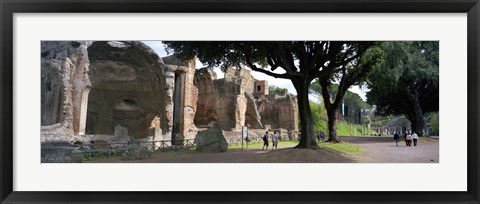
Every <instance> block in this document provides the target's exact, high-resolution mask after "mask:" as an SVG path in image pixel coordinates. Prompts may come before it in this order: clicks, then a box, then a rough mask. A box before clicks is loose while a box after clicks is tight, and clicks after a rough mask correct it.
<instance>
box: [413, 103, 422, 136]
mask: <svg viewBox="0 0 480 204" xmlns="http://www.w3.org/2000/svg"><path fill="white" fill-rule="evenodd" d="M413 113H414V115H413V118H414V121H410V122H411V123H412V131H413V132H415V133H417V135H418V136H423V130H424V128H425V121H424V120H423V111H422V108H420V102H419V101H418V97H415V98H414V100H413Z"/></svg>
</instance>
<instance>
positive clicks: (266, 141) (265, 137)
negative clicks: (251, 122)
mask: <svg viewBox="0 0 480 204" xmlns="http://www.w3.org/2000/svg"><path fill="white" fill-rule="evenodd" d="M262 139H263V147H262V150H263V149H264V148H266V149H265V150H268V131H266V132H265V134H264V135H263V137H262Z"/></svg>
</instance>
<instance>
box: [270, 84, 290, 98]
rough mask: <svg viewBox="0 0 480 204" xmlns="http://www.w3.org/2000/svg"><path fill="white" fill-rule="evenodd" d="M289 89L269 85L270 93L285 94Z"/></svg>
mask: <svg viewBox="0 0 480 204" xmlns="http://www.w3.org/2000/svg"><path fill="white" fill-rule="evenodd" d="M287 91H288V89H285V88H280V87H277V86H275V85H270V86H268V93H269V94H270V95H277V96H284V95H285V93H287Z"/></svg>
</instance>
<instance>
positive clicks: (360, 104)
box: [310, 81, 372, 123]
mask: <svg viewBox="0 0 480 204" xmlns="http://www.w3.org/2000/svg"><path fill="white" fill-rule="evenodd" d="M328 91H329V93H330V96H331V97H332V99H331V100H330V101H333V98H335V97H336V95H337V94H338V84H331V85H330V88H329V89H328ZM321 92H322V86H321V85H320V83H318V81H314V83H312V84H311V85H310V94H313V95H316V96H317V97H321V96H322V93H321ZM343 103H344V105H345V111H346V112H345V119H346V120H348V121H349V122H352V123H360V121H357V120H356V118H355V114H356V113H358V112H360V111H362V110H365V109H371V108H372V107H371V105H370V104H368V103H367V102H365V101H364V100H363V99H362V97H360V96H359V95H358V94H356V93H353V92H351V91H348V90H347V91H346V92H345V95H344V96H343ZM338 111H339V112H341V111H342V106H341V105H339V106H338ZM361 121H362V123H366V122H369V119H368V118H366V116H365V115H363V114H362V119H361Z"/></svg>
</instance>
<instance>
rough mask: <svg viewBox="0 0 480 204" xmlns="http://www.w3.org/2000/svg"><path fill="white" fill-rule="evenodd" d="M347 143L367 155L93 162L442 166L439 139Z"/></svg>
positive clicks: (285, 153) (173, 155) (180, 156)
mask: <svg viewBox="0 0 480 204" xmlns="http://www.w3.org/2000/svg"><path fill="white" fill-rule="evenodd" d="M340 139H341V140H343V141H345V142H350V143H353V144H356V145H358V146H360V147H362V148H363V149H365V153H363V154H361V155H349V154H345V153H342V152H339V151H336V150H332V149H328V148H321V149H319V150H308V149H293V148H291V147H286V148H283V149H277V150H274V151H272V150H269V151H261V150H260V149H248V150H242V151H227V152H222V153H197V152H194V151H187V152H159V153H154V154H152V157H151V158H149V159H143V160H121V159H120V157H107V158H99V159H96V160H92V161H86V162H92V163H119V162H121V163H438V162H439V152H438V149H439V142H438V139H432V138H420V139H419V144H418V146H417V147H413V146H412V147H406V146H405V142H400V145H399V147H396V146H395V142H394V141H393V139H392V138H391V137H360V136H356V137H340Z"/></svg>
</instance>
